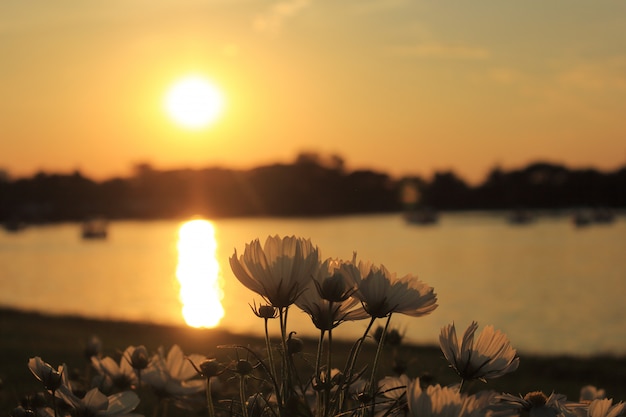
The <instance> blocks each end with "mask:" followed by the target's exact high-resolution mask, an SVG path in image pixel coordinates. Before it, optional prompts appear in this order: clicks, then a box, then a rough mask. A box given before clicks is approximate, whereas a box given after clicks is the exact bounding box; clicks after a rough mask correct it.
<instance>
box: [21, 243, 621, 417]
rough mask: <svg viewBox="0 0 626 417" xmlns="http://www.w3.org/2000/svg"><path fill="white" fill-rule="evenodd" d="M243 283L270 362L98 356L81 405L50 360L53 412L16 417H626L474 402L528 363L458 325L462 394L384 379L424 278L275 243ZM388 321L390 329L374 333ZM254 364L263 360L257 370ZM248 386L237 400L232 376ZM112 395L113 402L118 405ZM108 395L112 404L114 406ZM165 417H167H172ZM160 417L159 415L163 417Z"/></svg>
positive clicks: (537, 402)
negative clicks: (356, 331)
mask: <svg viewBox="0 0 626 417" xmlns="http://www.w3.org/2000/svg"><path fill="white" fill-rule="evenodd" d="M230 265H231V268H232V270H233V272H234V275H235V276H236V277H237V279H238V280H239V281H240V282H241V283H242V284H243V285H245V286H246V287H248V288H249V289H251V290H252V291H254V292H256V293H257V294H258V295H260V296H261V297H262V298H263V302H262V303H261V304H260V305H259V306H257V305H256V304H255V305H254V306H253V307H252V309H253V311H254V314H256V315H257V316H258V317H260V318H261V319H263V321H264V324H265V350H264V351H261V353H259V351H257V350H254V349H251V348H250V347H245V346H228V347H230V348H234V349H236V351H237V352H238V356H239V352H245V354H246V359H237V360H236V361H235V362H234V363H233V364H231V365H228V366H225V365H223V364H221V363H218V361H217V360H216V359H213V358H206V357H204V356H203V355H198V354H193V355H184V354H183V352H182V350H181V349H180V348H179V347H178V346H177V345H174V346H173V347H172V348H171V349H170V351H169V352H167V353H165V351H164V350H162V349H161V350H159V351H158V352H156V354H154V355H152V356H151V355H150V354H149V352H148V351H147V350H146V348H145V347H143V346H137V347H135V346H131V347H128V348H127V349H126V350H125V351H124V353H123V355H122V356H121V359H120V361H119V362H118V361H115V360H114V359H112V358H110V357H104V358H103V357H100V356H99V355H97V354H94V355H93V356H91V362H92V365H93V369H95V370H96V371H97V376H96V377H94V378H93V379H92V382H91V386H92V388H90V389H83V390H82V391H83V394H82V395H77V394H76V392H78V390H77V389H76V387H73V386H72V384H73V382H72V381H71V380H70V378H69V377H68V373H67V372H65V366H64V365H61V366H60V367H58V368H57V369H55V368H53V367H52V366H50V365H49V364H47V363H45V362H44V361H43V360H42V359H41V358H39V357H35V358H31V359H30V361H29V363H28V366H29V368H30V370H31V372H32V373H33V374H34V375H35V376H36V377H37V378H38V379H39V380H40V381H41V382H42V383H43V385H44V387H45V389H46V390H47V392H48V393H49V394H50V395H49V397H50V398H52V399H53V401H51V402H50V401H47V402H46V401H42V402H40V403H37V404H36V403H35V402H32V403H31V404H25V405H23V406H20V407H18V408H16V409H15V410H14V412H13V416H16V417H17V416H21V415H33V414H32V413H36V415H42V416H50V417H51V416H59V417H60V416H67V415H73V416H100V415H102V416H105V415H106V416H113V415H115V416H119V415H133V414H132V413H133V412H134V410H136V408H137V406H138V405H139V395H138V394H137V392H139V391H140V390H141V389H149V390H151V392H152V393H154V394H156V396H157V397H158V398H159V399H160V400H162V402H165V401H167V402H168V403H173V404H174V405H175V406H176V407H177V410H195V411H194V412H195V413H198V409H202V408H203V409H204V410H206V412H207V413H208V415H209V416H210V417H214V416H222V415H224V416H243V417H262V416H268V417H269V416H272V417H278V416H280V417H282V416H308V417H314V416H315V417H327V416H378V417H385V416H416V417H431V416H433V417H435V416H436V417H478V416H489V417H510V416H520V415H522V414H527V413H529V414H530V416H531V417H618V416H624V415H626V405H625V404H624V403H622V402H619V403H615V404H614V403H613V401H612V399H607V398H605V395H604V393H603V391H602V390H597V389H595V388H594V387H585V388H584V389H583V390H582V391H581V398H580V399H579V401H577V402H571V401H567V399H566V398H565V397H564V396H563V395H558V394H554V393H553V394H552V395H550V396H546V395H544V394H543V393H542V392H531V393H528V394H527V395H525V396H516V395H511V394H506V393H498V392H495V391H492V390H485V391H480V392H476V393H472V394H470V393H468V392H466V391H467V390H466V389H464V387H465V383H466V382H468V381H472V380H482V381H486V380H488V379H492V378H497V377H500V376H502V375H505V374H507V373H509V372H512V371H515V370H516V369H517V367H518V365H519V357H518V356H517V352H516V350H515V349H513V348H512V347H511V345H510V343H509V340H508V338H507V337H506V336H505V335H504V334H503V333H501V332H500V331H498V330H495V329H494V328H493V327H492V326H487V327H485V328H484V329H483V330H482V332H481V333H480V334H479V335H477V336H475V333H476V331H477V329H478V325H477V323H472V324H471V325H470V326H469V327H468V328H467V330H466V331H465V332H464V334H463V336H462V339H461V340H460V341H459V339H458V338H457V333H456V328H455V326H454V324H450V325H447V326H445V327H444V328H442V329H441V333H440V336H439V341H440V347H441V350H442V352H443V355H444V357H445V358H446V359H447V361H448V362H449V364H450V367H451V368H452V369H453V370H454V371H455V372H456V373H457V374H458V376H459V380H460V381H459V383H457V384H454V385H452V386H441V385H434V384H429V383H428V381H425V380H420V378H414V379H411V378H409V377H408V376H407V375H405V374H400V375H395V376H384V377H381V376H380V375H379V372H378V370H377V368H378V363H379V358H380V356H381V353H382V352H383V346H385V339H386V338H387V337H388V336H390V335H391V334H392V332H390V328H389V323H390V320H391V317H392V315H394V314H405V315H409V316H413V317H420V316H424V315H426V314H429V313H431V312H433V311H434V310H435V309H436V308H437V304H436V303H437V297H436V294H435V293H434V290H433V288H432V287H430V286H428V285H427V284H425V283H424V282H422V281H420V280H419V279H418V278H417V277H415V276H412V275H406V276H403V277H398V276H396V274H393V273H391V272H389V271H388V270H387V269H386V268H385V267H384V266H383V265H380V266H375V265H372V264H371V263H369V262H361V261H359V262H357V260H356V255H354V256H353V259H352V260H350V261H343V260H339V259H332V258H331V259H326V260H321V257H320V251H319V250H318V248H317V247H315V246H314V245H312V243H311V241H310V240H308V239H302V238H298V237H294V236H290V237H279V236H270V237H268V238H267V240H266V241H265V244H264V245H261V243H260V241H259V240H254V241H252V242H250V243H249V244H247V245H246V247H245V250H244V252H243V254H242V255H241V256H238V255H237V252H236V251H235V253H234V255H233V256H232V257H231V258H230ZM294 305H295V306H296V307H298V308H300V309H301V310H303V311H304V312H306V313H307V314H308V315H309V316H310V318H311V320H312V323H313V324H314V325H315V327H316V328H317V329H319V334H320V336H319V341H318V346H317V354H316V356H315V364H314V365H312V366H311V368H310V370H311V371H312V372H310V373H309V374H307V376H306V377H302V375H301V373H302V372H301V371H302V370H301V369H300V368H299V367H297V366H296V365H295V361H294V356H295V355H297V354H299V353H300V352H301V351H302V341H301V340H299V339H298V338H296V337H295V336H294V332H290V331H289V329H288V324H287V322H288V320H287V318H288V317H287V316H288V312H289V308H290V307H292V306H294ZM273 319H278V323H279V326H280V337H279V339H280V340H279V341H278V342H277V343H273V341H272V340H271V338H270V332H269V330H268V326H269V321H270V320H273ZM377 319H384V323H385V324H384V327H381V328H380V329H382V330H381V331H380V332H377V333H376V334H375V335H374V334H370V333H375V332H371V330H372V327H373V324H374V323H375V321H376V320H377ZM353 320H369V322H368V325H367V327H366V330H365V331H364V334H363V336H362V337H360V338H359V339H358V340H356V341H355V343H354V345H353V347H352V349H351V350H350V352H349V354H348V356H347V359H346V362H345V366H344V367H343V368H342V369H339V368H336V367H334V366H333V359H334V357H333V340H332V337H333V331H335V329H336V328H337V327H338V326H339V325H341V324H342V323H344V322H346V321H353ZM374 337H375V339H376V340H377V343H378V346H377V350H376V352H375V354H374V357H373V359H372V360H371V361H368V363H367V365H366V366H364V367H360V366H359V365H358V364H359V362H358V358H359V355H360V353H361V350H362V346H363V343H364V341H365V340H366V339H367V338H374ZM250 357H253V360H249V358H250ZM226 373H228V374H229V375H231V376H232V378H231V379H232V380H235V381H237V382H238V383H237V384H234V389H233V390H232V391H230V392H228V390H225V389H224V387H223V386H221V384H223V382H222V381H223V378H222V376H223V375H224V374H226ZM109 393H110V394H109ZM107 394H109V395H107ZM165 410H166V409H163V411H162V412H163V414H165ZM157 412H158V408H155V411H154V415H155V416H156V415H157Z"/></svg>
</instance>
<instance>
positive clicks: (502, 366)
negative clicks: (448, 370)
mask: <svg viewBox="0 0 626 417" xmlns="http://www.w3.org/2000/svg"><path fill="white" fill-rule="evenodd" d="M477 328H478V323H476V322H472V324H470V326H469V327H468V328H467V330H466V331H465V334H464V335H463V341H462V343H461V344H459V341H458V339H457V336H456V329H455V327H454V323H453V324H449V325H447V326H444V327H443V328H442V329H441V334H440V335H439V346H440V347H441V350H442V352H443V354H444V356H445V357H446V359H447V360H448V362H449V363H450V366H451V367H452V368H453V369H454V370H455V371H456V372H457V373H458V374H459V376H460V377H461V378H463V379H464V380H467V381H469V380H472V379H480V380H483V381H484V380H485V379H488V378H497V377H499V376H502V375H504V374H506V373H509V372H513V371H514V370H516V369H517V367H518V365H519V357H518V356H517V354H516V353H517V352H516V350H515V349H513V348H512V347H511V345H510V343H509V340H508V339H507V337H506V335H504V333H502V332H500V331H499V330H494V328H493V326H487V327H485V328H484V329H483V331H482V332H481V334H480V335H479V336H478V338H477V339H476V340H475V341H474V333H475V332H476V329H477Z"/></svg>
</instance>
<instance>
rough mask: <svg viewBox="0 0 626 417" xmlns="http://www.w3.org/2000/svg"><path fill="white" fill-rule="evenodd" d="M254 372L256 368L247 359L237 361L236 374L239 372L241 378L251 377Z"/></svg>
mask: <svg viewBox="0 0 626 417" xmlns="http://www.w3.org/2000/svg"><path fill="white" fill-rule="evenodd" d="M253 370H254V366H252V364H251V363H250V361H247V360H245V359H239V360H238V361H237V366H236V367H235V372H237V373H238V374H239V375H241V376H245V375H250V374H251V373H252V371H253Z"/></svg>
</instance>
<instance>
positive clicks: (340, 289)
mask: <svg viewBox="0 0 626 417" xmlns="http://www.w3.org/2000/svg"><path fill="white" fill-rule="evenodd" d="M345 268H355V267H354V266H353V265H352V264H351V263H349V262H344V261H341V260H338V259H327V260H326V261H324V262H323V263H322V265H321V266H320V268H319V269H318V270H317V273H316V274H315V275H314V276H313V280H311V281H309V284H308V285H307V287H306V288H305V289H304V291H302V294H301V295H300V297H298V298H297V299H296V305H297V306H298V307H299V308H300V309H301V310H302V311H304V312H305V313H307V314H308V315H309V316H310V317H311V320H312V321H313V324H314V325H315V327H317V328H318V329H320V330H332V329H334V328H335V327H337V326H338V325H339V324H341V323H343V322H344V321H349V320H360V319H364V318H367V317H368V314H367V313H366V312H365V310H364V309H363V308H362V306H361V303H360V301H359V300H358V299H357V298H354V297H353V296H352V295H353V294H354V292H355V291H356V284H355V283H354V281H352V279H351V275H350V274H345V273H344V272H343V271H344V270H345Z"/></svg>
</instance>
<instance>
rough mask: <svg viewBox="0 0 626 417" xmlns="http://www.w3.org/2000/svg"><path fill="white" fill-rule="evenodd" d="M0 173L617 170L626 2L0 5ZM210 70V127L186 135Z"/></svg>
mask: <svg viewBox="0 0 626 417" xmlns="http://www.w3.org/2000/svg"><path fill="white" fill-rule="evenodd" d="M0 56H2V65H1V66H0V91H1V92H2V95H1V96H0V97H1V99H0V137H1V139H2V152H1V153H0V168H2V169H5V170H7V171H9V173H10V174H12V175H13V176H22V175H31V174H32V173H34V172H35V171H37V170H46V171H49V172H51V171H52V172H69V171H72V170H75V169H80V170H81V171H82V172H83V174H85V175H87V176H90V177H92V178H95V179H104V178H108V177H110V176H114V175H128V174H129V173H130V172H131V168H132V166H133V165H134V164H136V163H139V162H150V163H151V164H152V165H154V166H155V167H156V168H159V169H169V168H182V167H187V166H191V167H205V166H213V165H221V166H225V167H235V168H247V167H251V166H256V165H260V164H265V163H269V162H278V161H280V162H290V161H292V160H293V159H294V157H295V156H296V154H297V153H298V152H300V151H303V150H313V151H318V152H320V153H322V154H327V153H337V154H339V155H341V156H343V157H344V159H345V160H346V162H347V166H348V168H372V169H378V170H383V171H386V172H389V173H391V174H393V175H403V174H420V175H426V176H428V175H430V174H431V173H432V172H433V170H437V169H439V170H441V169H453V170H454V171H455V172H457V173H458V174H459V175H461V176H462V177H463V178H465V179H467V180H469V181H479V180H482V179H483V178H484V176H485V175H486V173H487V172H488V171H489V170H490V169H491V168H492V167H494V166H495V165H500V166H502V167H503V168H505V169H506V168H517V167H521V166H523V165H525V164H526V163H529V162H531V161H535V160H539V159H541V160H547V161H552V162H558V163H564V164H566V165H568V166H570V167H588V166H592V167H596V168H599V169H615V168H617V167H620V166H623V165H624V164H626V123H625V122H624V118H625V116H624V115H625V114H626V2H622V1H615V0H594V1H593V2H591V1H588V0H584V1H582V0H553V1H550V2H546V1H539V0H525V1H523V2H521V1H518V2H505V1H501V0H484V1H480V2H470V1H463V2H448V1H443V2H438V1H434V0H428V1H418V0H345V1H320V0H318V1H314V0H285V1H280V0H279V1H267V0H263V1H261V0H213V1H210V0H202V1H200V0H176V1H174V0H107V1H99V2H98V1H84V2H67V1H61V2H50V1H48V0H32V1H28V2H24V1H19V0H6V1H3V2H1V3H0ZM190 73H193V74H202V75H204V76H206V77H208V78H210V79H211V80H212V81H213V82H214V83H216V84H217V85H218V86H219V87H220V88H221V89H222V91H223V92H224V94H225V99H226V105H227V107H226V109H225V111H224V113H223V117H222V118H221V119H220V120H219V122H218V123H217V124H215V125H213V126H211V127H210V128H208V129H205V130H202V131H188V130H185V129H183V128H180V127H177V126H176V125H175V124H174V123H173V122H172V121H171V119H169V118H168V117H167V116H166V115H165V113H164V111H163V99H164V96H165V93H166V91H167V89H168V87H169V86H170V85H171V84H172V83H173V82H174V81H175V80H177V79H179V78H180V77H182V76H184V75H185V74H190Z"/></svg>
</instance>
